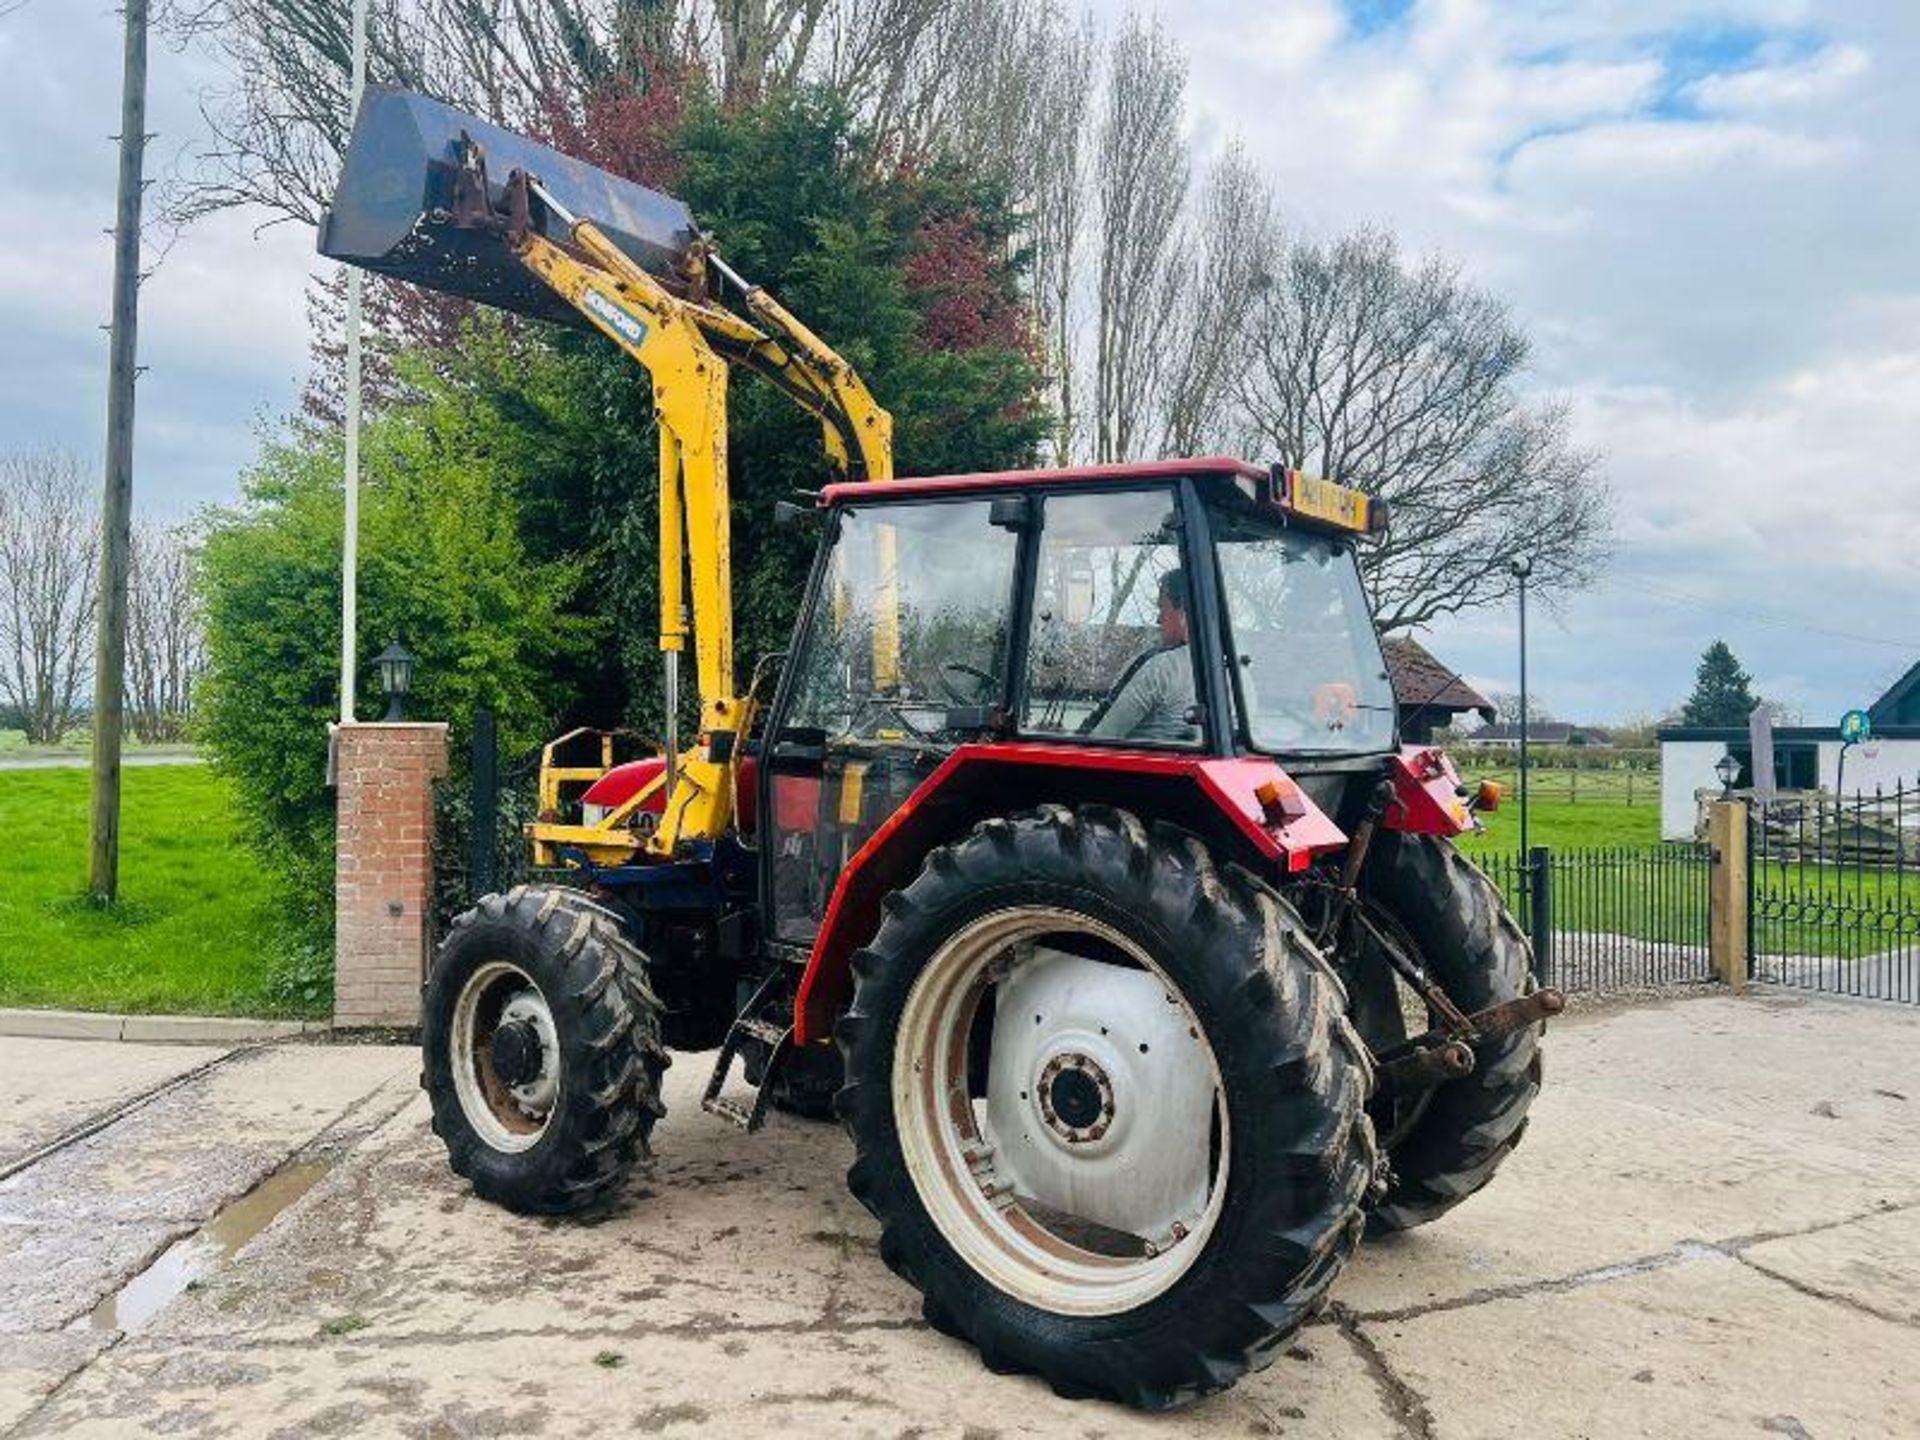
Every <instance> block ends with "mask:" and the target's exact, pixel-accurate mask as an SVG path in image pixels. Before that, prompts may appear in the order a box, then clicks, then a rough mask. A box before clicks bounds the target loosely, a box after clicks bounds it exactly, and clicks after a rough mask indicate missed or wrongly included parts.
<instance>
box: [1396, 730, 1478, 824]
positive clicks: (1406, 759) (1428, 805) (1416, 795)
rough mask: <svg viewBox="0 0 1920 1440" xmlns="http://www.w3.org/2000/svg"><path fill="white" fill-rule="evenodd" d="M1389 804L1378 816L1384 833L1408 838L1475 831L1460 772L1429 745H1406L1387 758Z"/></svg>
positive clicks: (1443, 754)
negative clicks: (1400, 833) (1395, 832)
mask: <svg viewBox="0 0 1920 1440" xmlns="http://www.w3.org/2000/svg"><path fill="white" fill-rule="evenodd" d="M1388 778H1389V779H1390V780H1391V781H1392V783H1393V801H1392V803H1391V804H1389V805H1388V806H1387V813H1386V814H1385V815H1384V816H1382V817H1381V821H1380V823H1381V825H1382V826H1383V827H1385V828H1386V829H1388V830H1403V831H1406V832H1407V833H1408V834H1410V835H1463V834H1465V833H1466V832H1467V831H1469V830H1472V829H1475V828H1477V822H1476V821H1475V820H1474V818H1473V811H1472V809H1471V808H1470V807H1469V806H1468V804H1467V797H1466V794H1465V790H1466V787H1465V786H1464V785H1462V784H1461V783H1460V772H1459V771H1458V770H1456V769H1454V768H1453V762H1452V761H1451V760H1449V759H1448V758H1447V757H1446V753H1445V752H1444V751H1441V750H1436V749H1435V748H1434V747H1433V746H1431V745H1408V746H1405V747H1404V748H1402V749H1401V751H1400V753H1399V754H1398V755H1394V756H1391V757H1389V759H1388Z"/></svg>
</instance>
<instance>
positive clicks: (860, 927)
mask: <svg viewBox="0 0 1920 1440" xmlns="http://www.w3.org/2000/svg"><path fill="white" fill-rule="evenodd" d="M1042 801H1055V802H1058V803H1062V804H1074V803H1106V804H1119V805H1130V804H1137V805H1139V806H1140V808H1141V809H1143V810H1144V811H1146V812H1147V813H1149V814H1152V815H1155V816H1159V817H1164V818H1165V819H1167V820H1169V821H1171V822H1173V823H1175V824H1177V825H1180V826H1182V827H1183V828H1185V829H1189V830H1192V831H1194V832H1195V833H1196V834H1201V835H1204V836H1207V837H1208V838H1218V839H1219V841H1220V842H1221V843H1223V844H1225V845H1226V846H1228V847H1229V848H1230V849H1233V850H1237V851H1238V852H1239V853H1240V855H1241V857H1242V858H1244V859H1246V860H1248V861H1250V862H1253V863H1256V864H1263V865H1264V866H1270V867H1277V868H1278V869H1280V870H1282V871H1285V872H1287V873H1295V872H1298V871H1301V870H1304V869H1306V868H1307V867H1308V866H1309V865H1311V864H1312V863H1313V860H1314V858H1315V857H1316V856H1319V855H1323V854H1326V853H1327V852H1329V851H1333V850H1338V849H1340V848H1341V847H1342V846H1344V845H1345V844H1346V843H1347V837H1346V833H1345V832H1344V831H1342V830H1341V829H1340V827H1339V826H1337V825H1335V824H1334V823H1333V821H1332V820H1331V819H1329V818H1328V817H1327V816H1326V814H1324V813H1323V812H1322V811H1321V810H1320V809H1319V807H1317V806H1316V805H1315V804H1314V803H1313V802H1312V801H1311V800H1309V799H1308V798H1307V795H1306V793H1305V792H1304V791H1303V790H1301V788H1300V787H1299V786H1298V785H1297V784H1296V783H1295V782H1294V781H1293V780H1292V779H1291V778H1290V777H1289V776H1288V775H1287V773H1286V772H1285V771H1284V770H1282V769H1281V768H1280V766H1278V765H1277V764H1275V763H1274V762H1273V761H1271V760H1267V759H1262V758H1259V757H1252V756H1244V757H1237V758H1232V759H1219V758H1208V757H1205V756H1199V755H1170V754H1165V753H1161V752H1156V751H1140V750H1106V749H1094V748H1092V747H1088V746H1077V745H1048V744H1035V743H1011V744H979V745H962V746H960V747H959V748H958V749H956V750H955V751H954V752H953V753H952V754H951V755H949V756H948V757H947V758H946V760H944V761H943V762H942V763H941V764H940V766H939V768H938V769H936V770H935V771H934V772H933V773H932V774H931V775H929V776H928V777H927V778H926V779H925V780H924V781H922V782H921V784H920V785H919V787H918V788H917V789H915V790H914V792H913V793H912V794H911V795H909V796H908V797H907V799H906V802H905V803H904V804H902V805H901V806H900V808H899V809H898V810H896V811H894V813H893V814H892V815H890V816H888V817H887V819H886V820H885V821H884V822H883V823H882V824H881V826H880V827H879V829H877V830H875V831H874V832H873V834H872V835H871V836H869V837H868V839H867V842H866V843H865V844H864V845H862V846H861V847H860V849H859V850H858V851H857V852H856V853H855V854H854V856H853V859H852V860H850V861H848V863H847V865H846V868H845V869H843V870H842V871H841V872H840V878H839V880H838V881H837V882H836V883H835V885H834V890H833V895H832V898H831V899H830V900H829V901H828V902H827V910H826V914H825V916H824V917H823V918H822V920H821V922H820V931H819V933H818V934H817V935H816V936H815V937H814V942H813V953H812V954H811V955H810V956H809V957H808V961H807V969H806V974H805V975H804V976H802V977H801V980H800V989H799V992H798V994H797V995H796V996H795V999H794V1017H793V1023H794V1039H795V1041H796V1042H797V1043H799V1044H802V1045H805V1044H810V1043H814V1042H817V1041H825V1040H826V1039H827V1038H828V1037H829V1036H830V1035H831V1034H832V1029H833V1021H834V1017H835V1016H836V1015H838V1014H839V1012H840V1011H841V1010H842V1009H844V1008H845V1006H846V1005H847V1003H848V1002H849V1001H850V1000H851V999H852V994H853V972H852V965H851V962H852V957H853V952H854V951H855V950H857V949H859V948H860V947H861V946H862V945H864V944H866V943H867V941H869V940H871V939H872V938H873V936H874V935H875V933H877V932H878V930H879V928H880V902H881V900H882V899H884V898H885V896H886V895H887V893H888V892H889V891H892V890H896V889H899V888H900V887H901V886H904V885H906V884H907V883H908V882H909V881H911V880H912V879H913V877H914V876H915V875H916V874H918V873H919V870H920V866H921V864H922V863H923V862H924V860H925V858H926V855H927V853H928V852H929V851H931V850H933V849H934V848H935V847H936V846H938V845H942V844H944V843H946V842H947V841H949V840H952V839H954V838H956V837H958V836H959V835H962V834H964V833H965V832H966V831H967V830H968V829H970V828H971V827H972V826H973V825H974V824H975V823H977V822H978V821H980V820H982V819H985V818H987V817H988V816H991V815H999V814H1005V813H1007V812H1008V811H1010V810H1016V809H1021V810H1024V809H1028V808H1031V807H1032V806H1033V805H1036V804H1039V803H1041V802H1042Z"/></svg>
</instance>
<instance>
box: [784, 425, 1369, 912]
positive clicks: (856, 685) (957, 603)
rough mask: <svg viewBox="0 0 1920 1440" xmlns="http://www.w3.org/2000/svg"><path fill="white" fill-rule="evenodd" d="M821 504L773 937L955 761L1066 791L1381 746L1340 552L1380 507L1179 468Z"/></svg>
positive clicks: (1344, 555) (993, 482)
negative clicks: (970, 760) (1051, 774)
mask: <svg viewBox="0 0 1920 1440" xmlns="http://www.w3.org/2000/svg"><path fill="white" fill-rule="evenodd" d="M1308 486H1311V487H1314V488H1313V489H1312V490H1311V491H1309V490H1308V488H1307V487H1308ZM1316 501H1317V502H1318V508H1317V509H1316V508H1313V506H1314V503H1315V502H1316ZM822 504H823V507H824V509H825V511H826V532H825V534H824V536H823V539H822V543H821V547H820V552H819V557H818V560H817V562H816V565H815V569H814V574H813V582H812V585H811V587H810V591H809V599H808V603H807V605H806V607H805V611H804V613H803V614H802V616H801V618H800V623H799V626H798V628H797V631H796V636H795V646H794V650H793V653H792V656H791V657H790V660H789V662H788V666H787V674H786V677H785V682H784V684H783V685H782V686H781V689H780V692H779V694H778V696H777V698H776V700H775V703H774V706H773V710H772V715H771V717H770V719H769V723H768V725H767V727H766V732H765V749H766V760H765V764H764V766H763V770H762V777H763V783H764V785H765V787H766V793H765V797H764V800H763V803H762V804H761V805H760V806H758V807H757V809H758V813H759V814H760V815H762V816H765V817H766V818H767V823H768V825H769V826H770V827H771V831H772V833H771V835H770V836H768V840H769V842H770V843H769V845H768V847H767V850H766V853H767V854H768V855H769V856H770V857H771V860H770V870H771V875H770V885H769V891H768V896H767V899H768V915H769V917H770V919H771V922H772V925H771V929H772V932H773V936H774V938H775V939H777V940H779V941H783V942H786V943H788V944H802V945H804V944H809V943H810V942H811V941H812V939H813V937H814V935H815V932H816V931H817V929H818V926H819V923H820V921H821V919H822V917H823V915H824V913H825V910H826V907H827V906H828V904H829V903H830V901H831V898H832V895H833V891H834V888H835V885H836V883H837V881H838V878H839V876H840V874H841V872H842V870H843V869H844V868H845V866H846V864H847V862H848V861H849V860H850V859H851V858H852V857H853V855H855V854H856V853H857V852H858V851H859V849H860V848H861V847H862V846H863V845H864V844H865V843H866V842H867V840H868V839H869V838H870V837H871V836H872V834H873V833H874V831H875V830H876V829H877V828H878V827H879V826H880V825H882V824H883V823H884V822H885V821H886V820H887V819H888V818H889V817H891V816H893V815H894V814H895V813H896V812H898V811H899V810H900V809H901V808H902V806H904V805H905V804H906V803H907V802H908V801H909V799H910V798H911V797H912V796H913V795H914V793H915V792H916V791H917V790H919V789H920V788H921V786H923V785H924V784H925V783H926V782H927V780H928V778H929V777H930V776H931V775H933V773H934V772H935V771H936V770H937V769H938V768H939V767H940V766H941V765H942V764H944V763H946V762H947V761H948V760H949V758H950V757H951V755H952V754H953V752H954V751H955V750H956V749H958V748H960V747H963V746H965V747H969V748H970V749H971V750H972V751H973V752H975V753H980V752H985V753H987V754H991V753H992V752H993V751H995V750H999V749H1002V748H1004V747H1013V748H1018V749H1022V750H1026V751H1033V750H1036V749H1038V748H1039V747H1045V750H1046V751H1047V752H1049V753H1052V754H1053V755H1054V756H1055V758H1056V759H1057V760H1058V761H1059V762H1060V765H1061V768H1062V769H1064V770H1066V771H1068V772H1069V773H1079V772H1084V771H1085V770H1088V769H1091V768H1103V769H1108V770H1118V771H1121V772H1123V773H1124V772H1125V771H1126V770H1127V768H1128V766H1129V763H1130V761H1129V758H1128V757H1140V756H1142V755H1145V756H1153V757H1163V758H1172V757H1187V758H1193V757H1212V758H1227V757H1235V756H1271V757H1280V758H1282V759H1283V760H1284V763H1285V764H1286V765H1287V767H1288V768H1289V769H1290V770H1291V771H1294V772H1296V773H1301V774H1307V775H1311V774H1312V773H1313V772H1314V771H1315V769H1316V767H1320V768H1326V767H1327V765H1328V762H1351V761H1353V760H1355V759H1357V758H1359V757H1366V756H1374V757H1376V758H1377V757H1381V756H1384V755H1385V754H1387V753H1388V752H1390V751H1391V750H1392V749H1393V745H1394V701H1393V695H1392V691H1391V689H1390V687H1389V683H1388V679H1387V673H1386V667H1385V662H1384V661H1383V659H1382V656H1381V651H1380V644H1379V640H1378V638H1377V636H1376V635H1375V632H1374V628H1373V623H1372V619H1371V616H1370V614H1369V611H1368V606H1367V601H1366V595H1365V592H1364V590H1363V588H1362V585H1361V581H1360V574H1359V569H1358V566H1357V564H1356V560H1355V554H1354V544H1355V541H1356V540H1357V539H1360V538H1362V537H1363V536H1364V535H1365V534H1366V533H1367V531H1368V529H1369V528H1377V517H1378V516H1379V513H1380V512H1379V510H1378V509H1377V505H1371V504H1370V502H1369V501H1368V500H1367V499H1366V497H1364V496H1361V495H1358V494H1357V493H1356V492H1353V491H1349V490H1345V489H1343V488H1339V487H1333V486H1327V485H1325V484H1324V482H1316V481H1309V480H1306V479H1305V478H1304V477H1297V476H1294V475H1292V474H1291V473H1290V472H1286V471H1280V472H1277V473H1275V472H1268V471H1263V470H1258V469H1256V468H1254V467H1252V466H1248V465H1245V464H1242V463H1240V462H1237V461H1227V460H1197V461H1180V462H1169V463H1157V464H1149V465H1131V466H1107V467H1099V468H1095V469H1086V470H1063V471H1039V472H1017V473H1010V474H1002V475H977V476H963V477H948V478H941V479H936V480H907V481H900V482H896V483H894V484H891V485H881V486H875V485H861V486H836V487H834V488H832V489H830V490H829V491H827V492H826V494H825V496H824V497H823V500H822ZM1336 768H1337V767H1336ZM1323 793H1324V789H1323ZM1331 798H1332V797H1329V799H1331Z"/></svg>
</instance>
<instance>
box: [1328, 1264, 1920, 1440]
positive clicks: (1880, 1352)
mask: <svg viewBox="0 0 1920 1440" xmlns="http://www.w3.org/2000/svg"><path fill="white" fill-rule="evenodd" d="M1364 1329H1365V1331H1366V1333H1367V1334H1368V1335H1369V1336H1370V1337H1372V1339H1373V1340H1374V1342H1375V1343H1376V1344H1377V1345H1378V1346H1379V1348H1380V1351H1381V1354H1382V1355H1383V1357H1384V1358H1385V1360H1386V1362H1387V1364H1388V1365H1390V1366H1391V1367H1392V1369H1393V1370H1394V1372H1395V1373H1396V1374H1397V1375H1399V1376H1400V1377H1401V1378H1402V1379H1403V1380H1404V1381H1405V1383H1406V1384H1407V1385H1408V1386H1409V1387H1410V1388H1411V1389H1412V1391H1413V1392H1415V1393H1416V1394H1417V1395H1418V1396H1419V1397H1420V1400H1421V1402H1422V1404H1423V1405H1424V1406H1425V1409H1426V1412H1427V1414H1428V1415H1429V1416H1430V1417H1431V1432H1430V1433H1431V1434H1432V1436H1433V1437H1435V1440H1452V1437H1472V1440H1500V1437H1507V1436H1512V1437H1524V1440H1535V1437H1539V1436H1548V1435H1551V1436H1605V1437H1608V1440H1619V1437H1628V1436H1646V1437H1650V1440H1652V1437H1658V1440H1666V1437H1671V1436H1675V1435H1714V1436H1722V1435H1724V1436H1741V1435H1751V1436H1754V1437H1756V1440H1760V1437H1763V1436H1765V1435H1768V1434H1784V1435H1801V1434H1804V1435H1809V1436H1829V1435H1834V1436H1847V1437H1850V1440H1869V1437H1877V1436H1885V1437H1888V1440H1893V1437H1909V1436H1912V1435H1914V1434H1920V1383H1917V1382H1916V1376H1915V1369H1914V1356H1915V1354H1916V1353H1917V1352H1916V1347H1915V1343H1914V1341H1915V1336H1914V1333H1913V1332H1912V1331H1911V1330H1909V1329H1906V1328H1904V1327H1902V1326H1898V1325H1893V1324H1889V1323H1888V1322H1886V1321H1884V1320H1880V1319H1876V1318H1874V1317H1872V1316H1869V1315H1864V1314H1861V1313H1860V1312H1858V1311H1855V1310H1852V1309H1849V1308H1847V1307H1845V1306H1840V1305H1835V1304H1832V1303H1830V1302H1828V1301H1825V1300H1821V1299H1817V1298H1813V1297H1810V1296H1807V1295H1804V1294H1802V1293H1800V1292H1798V1291H1796V1290H1793V1289H1792V1288H1790V1287H1788V1286H1786V1285H1783V1284H1781V1283H1780V1282H1778V1281H1776V1280H1771V1279H1769V1278H1767V1277H1766V1276H1763V1275H1760V1274H1758V1273H1757V1272H1755V1271H1754V1270H1752V1269H1750V1268H1749V1267H1748V1266H1746V1265H1743V1264H1741V1263H1740V1261H1739V1260H1737V1259H1735V1258H1733V1257H1732V1256H1729V1255H1725V1254H1721V1253H1719V1252H1716V1251H1712V1250H1706V1249H1701V1250H1699V1251H1697V1252H1695V1253H1694V1254H1692V1255H1691V1256H1689V1257H1687V1258H1685V1259H1684V1260H1682V1261H1681V1262H1679V1263H1676V1264H1672V1265H1668V1266H1665V1267H1663V1268H1661V1269H1658V1270H1654V1271H1647V1272H1644V1273H1637V1274H1627V1275H1624V1276H1621V1277H1619V1278H1615V1279H1596V1280H1595V1281H1594V1282H1593V1283H1591V1284H1587V1285H1583V1286H1581V1287H1579V1288H1577V1289H1572V1290H1559V1291H1542V1292H1535V1293H1529V1294H1523V1295H1518V1296H1514V1297H1512V1298H1509V1299H1504V1300H1498V1301H1494V1302H1491V1303H1488V1304H1483V1305H1476V1306H1471V1307H1467V1308H1463V1309H1457V1310H1450V1311H1446V1312H1442V1313H1437V1314H1430V1315H1425V1316H1421V1317H1418V1318H1415V1319H1409V1320H1401V1321H1391V1322H1372V1323H1368V1324H1366V1325H1365V1326H1364ZM1795 1427H1798V1428H1795Z"/></svg>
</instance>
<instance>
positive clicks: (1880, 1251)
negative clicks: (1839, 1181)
mask: <svg viewBox="0 0 1920 1440" xmlns="http://www.w3.org/2000/svg"><path fill="white" fill-rule="evenodd" d="M1740 1258H1741V1259H1743V1260H1745V1261H1746V1262H1747V1263H1748V1264H1749V1265H1752V1266H1754V1267H1755V1268H1757V1269H1760V1270H1762V1271H1764V1272H1765V1273H1767V1274H1770V1275H1775V1276H1777V1277H1779V1278H1780V1279H1782V1280H1785V1281H1787V1282H1788V1283H1790V1284H1794V1285H1800V1286H1804V1287H1805V1288H1806V1289H1808V1290H1810V1291H1816V1292H1819V1293H1821V1294H1824V1295H1829V1296H1832V1297H1834V1298H1835V1299H1838V1300H1841V1301H1843V1302H1845V1303H1848V1304H1851V1305H1855V1306H1858V1307H1859V1308H1860V1309H1862V1310H1865V1311H1867V1312H1869V1313H1871V1314H1875V1315H1879V1316H1881V1317H1883V1318H1885V1319H1888V1320H1891V1321H1894V1322H1895V1323H1897V1324H1902V1325H1911V1326H1913V1327H1914V1329H1915V1330H1916V1332H1920V1207H1915V1208H1911V1209H1906V1210H1896V1211H1892V1212H1889V1213H1887V1214H1883V1215H1873V1216H1869V1217H1867V1218H1865V1219H1861V1220H1856V1221H1854V1222H1853V1223H1852V1224H1849V1225H1838V1226H1834V1227H1832V1228H1831V1229H1826V1230H1819V1231H1815V1232H1813V1233H1811V1234H1806V1235H1791V1236H1786V1237H1784V1238H1782V1239H1779V1240H1768V1241H1763V1242H1762V1243H1760V1244H1757V1245H1752V1246H1749V1247H1748V1248H1747V1249H1745V1250H1743V1251H1742V1252H1741V1257H1740ZM1913 1343H1914V1346H1915V1348H1916V1350H1920V1333H1916V1334H1915V1335H1914V1342H1913Z"/></svg>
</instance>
